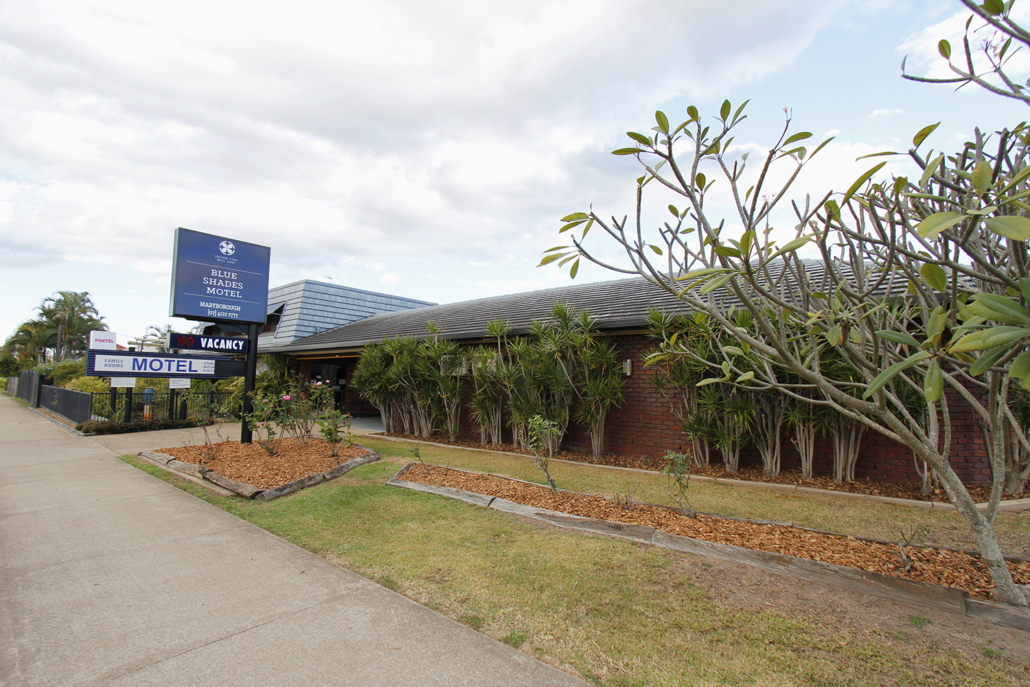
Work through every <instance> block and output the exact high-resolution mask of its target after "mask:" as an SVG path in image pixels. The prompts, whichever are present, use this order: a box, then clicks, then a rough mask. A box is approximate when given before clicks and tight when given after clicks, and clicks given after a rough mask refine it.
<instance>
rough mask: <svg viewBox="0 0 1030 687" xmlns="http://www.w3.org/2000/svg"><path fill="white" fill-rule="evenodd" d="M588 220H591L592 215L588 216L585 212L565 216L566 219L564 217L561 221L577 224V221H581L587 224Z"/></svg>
mask: <svg viewBox="0 0 1030 687" xmlns="http://www.w3.org/2000/svg"><path fill="white" fill-rule="evenodd" d="M588 219H590V215H588V214H587V213H585V212H574V213H572V214H571V215H565V216H564V217H562V218H561V221H562V222H575V221H577V220H581V221H583V222H585V221H587V220H588Z"/></svg>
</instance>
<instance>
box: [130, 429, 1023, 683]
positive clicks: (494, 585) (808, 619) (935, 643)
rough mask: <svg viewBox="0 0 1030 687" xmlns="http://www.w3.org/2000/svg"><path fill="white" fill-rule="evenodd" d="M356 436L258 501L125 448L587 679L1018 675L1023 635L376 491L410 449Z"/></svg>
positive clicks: (857, 527) (502, 466) (492, 457)
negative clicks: (308, 475)
mask: <svg viewBox="0 0 1030 687" xmlns="http://www.w3.org/2000/svg"><path fill="white" fill-rule="evenodd" d="M361 443H362V444H363V445H366V446H369V447H370V448H373V449H374V450H376V451H378V452H379V453H380V454H381V455H382V456H383V460H381V461H379V462H377V463H373V464H370V465H366V466H363V467H361V468H358V469H357V470H354V471H353V472H351V473H348V474H347V475H346V476H344V477H343V478H340V479H337V480H334V481H332V482H329V483H325V484H321V485H318V486H316V487H313V488H311V489H307V490H304V491H301V492H298V493H296V494H293V495H291V496H288V497H285V498H282V499H278V500H276V501H271V502H267V503H265V502H255V501H247V500H244V499H240V498H224V497H220V496H217V495H214V494H213V493H212V492H210V491H209V490H207V489H205V488H203V487H201V486H199V485H196V484H193V483H192V482H189V481H186V480H182V479H179V478H177V477H175V476H173V475H171V474H169V473H167V472H165V471H164V470H161V469H159V468H156V467H153V466H151V465H150V464H148V463H143V462H141V461H138V460H135V459H132V458H126V459H125V460H126V461H127V462H130V463H131V464H133V465H136V466H138V467H140V468H141V469H143V470H146V471H147V472H150V473H152V474H155V475H157V476H159V477H161V478H162V479H165V480H167V481H169V482H171V483H173V484H175V485H176V486H179V487H180V488H182V489H185V490H186V491H189V492H191V493H193V494H195V495H197V496H199V497H200V498H203V499H204V500H206V501H208V502H210V503H213V504H215V505H216V506H218V507H220V508H223V509H225V510H227V511H229V512H230V513H233V514H234V515H237V516H239V517H241V518H243V519H245V520H248V521H250V522H252V523H254V524H256V525H258V526H259V527H262V528H264V529H266V530H268V531H270V532H273V533H274V534H277V535H279V536H281V537H283V538H285V539H287V540H289V541H292V542H294V543H296V544H298V545H300V546H302V547H304V548H306V549H308V550H310V551H313V552H315V553H318V554H319V555H322V556H324V557H326V558H328V559H329V560H332V561H334V562H336V563H338V564H340V565H342V566H344V567H347V568H349V569H351V570H354V571H356V572H358V573H360V574H362V575H365V576H366V577H369V578H370V579H373V580H375V581H376V582H378V583H380V584H382V585H384V586H386V587H389V588H390V589H393V590H395V591H398V592H400V593H403V594H405V595H406V596H408V597H410V598H412V599H414V600H416V601H418V602H420V603H422V604H425V605H426V606H429V607H430V608H434V609H436V610H438V611H440V612H441V613H444V614H446V615H448V616H450V617H452V618H455V619H456V620H458V621H459V622H462V623H464V624H466V625H468V626H470V627H473V628H475V629H477V630H479V631H481V632H484V633H486V634H488V635H490V636H491V637H494V638H496V639H498V640H500V641H502V642H505V643H507V644H510V645H512V646H515V647H518V648H520V649H521V650H523V651H525V652H526V653H528V654H530V655H533V656H536V657H538V658H540V659H542V660H544V661H546V662H548V663H551V664H552V665H557V666H560V667H562V668H564V669H566V670H568V671H570V672H572V673H575V674H578V675H581V676H582V677H583V678H584V679H586V680H587V681H589V682H592V683H595V684H599V685H694V684H720V685H723V684H725V685H737V684H740V685H795V684H803V685H808V684H816V685H883V684H887V685H893V684H899V685H909V684H911V685H916V684H919V685H922V684H927V683H928V682H929V683H932V684H955V685H959V684H984V685H988V684H989V685H999V684H1028V683H1030V649H1028V648H1027V647H1028V646H1030V636H1028V635H1026V634H1025V633H1019V632H1016V631H1013V630H1006V629H1001V628H994V627H993V626H989V625H984V624H981V623H976V622H973V621H968V620H966V619H964V618H960V617H955V616H947V615H946V614H936V615H935V614H933V613H926V612H923V611H920V610H919V609H914V608H911V607H905V606H901V605H898V604H891V603H889V602H882V601H881V600H869V599H864V598H855V597H852V596H849V595H847V594H844V593H842V592H838V591H836V590H832V589H829V588H825V589H816V588H813V587H812V586H811V585H809V584H808V583H806V584H805V585H803V587H804V588H803V589H801V588H797V585H796V584H795V583H794V581H793V580H791V579H790V578H785V577H781V576H775V575H768V574H765V573H761V572H760V571H751V570H750V569H743V568H742V567H741V566H730V565H729V564H723V563H714V562H710V561H706V560H705V559H703V558H698V557H694V556H690V555H686V554H680V553H676V552H671V551H666V550H663V549H658V548H655V547H651V546H644V545H639V544H634V543H630V542H624V541H619V540H613V539H608V538H604V537H597V536H585V535H581V534H573V533H569V532H564V531H561V530H558V529H555V528H550V527H543V526H540V525H538V524H533V523H530V522H528V521H524V520H520V519H519V518H517V517H514V516H512V515H509V514H505V513H500V512H497V511H493V510H489V509H484V508H479V507H475V506H470V505H467V504H463V503H459V502H456V501H451V500H448V499H444V498H442V497H436V496H430V495H427V494H423V493H419V492H413V491H410V490H402V489H396V488H393V487H386V486H384V482H385V481H386V479H388V478H389V477H390V476H391V475H392V474H393V473H394V472H395V471H396V470H397V468H398V467H399V466H400V465H402V464H404V463H405V462H407V461H408V460H410V459H411V457H412V451H413V445H411V444H406V443H398V442H392V441H386V440H381V439H373V438H369V437H362V438H361ZM420 450H421V453H422V457H423V459H425V460H426V461H427V462H432V463H436V464H440V465H446V466H450V467H457V468H463V469H471V470H481V471H489V472H494V473H498V474H504V475H508V476H512V477H518V478H521V479H528V480H531V481H534V482H542V481H543V479H542V478H543V475H542V474H541V473H540V472H539V471H537V470H536V469H535V468H534V467H533V464H532V460H531V459H528V458H516V457H513V456H506V455H500V454H493V453H487V452H475V451H466V450H461V449H453V448H445V447H433V446H421V447H420ZM552 474H553V475H554V477H555V478H556V480H557V481H558V486H559V487H560V488H565V489H574V490H578V491H588V492H592V493H598V494H602V495H607V496H612V495H614V494H633V496H634V499H635V500H638V501H651V502H664V503H668V502H669V499H668V497H667V495H666V485H665V482H664V478H662V477H660V476H658V475H640V474H638V473H631V472H625V471H619V470H611V469H606V468H598V467H592V466H583V465H566V464H559V463H552ZM691 494H692V498H693V501H694V505H695V507H697V508H698V509H699V510H702V511H708V512H714V513H721V514H726V515H735V516H744V517H754V518H763V519H768V520H779V521H790V522H795V523H798V524H803V525H805V526H809V527H817V528H820V529H827V530H833V531H840V532H848V533H853V534H860V535H864V536H874V537H883V538H888V539H897V538H899V534H898V533H899V531H901V530H902V529H905V530H912V529H914V528H915V527H918V526H919V525H925V526H926V527H928V528H929V530H930V535H929V537H928V538H929V540H931V541H933V542H935V543H937V544H941V545H946V546H968V545H970V543H971V539H970V538H969V536H968V535H966V534H965V532H964V528H965V525H964V524H962V521H961V519H960V518H958V516H956V515H955V514H952V513H947V512H943V511H929V510H925V509H916V508H911V509H909V508H901V507H897V506H888V505H884V504H878V503H875V502H870V501H863V500H852V499H845V498H839V497H831V498H818V497H816V498H813V497H808V496H804V497H802V496H797V495H793V494H789V495H788V494H783V493H780V492H776V491H766V490H762V489H753V488H740V487H734V486H728V485H717V484H711V483H707V482H696V483H694V484H693V485H692V486H691ZM998 529H999V532H1000V534H1001V538H1002V540H1003V542H1004V544H1003V545H1004V546H1005V547H1006V549H1007V550H1009V551H1012V552H1019V553H1022V554H1023V555H1028V553H1030V552H1028V549H1027V547H1028V542H1030V517H1027V516H1013V515H1005V516H1000V518H999V522H998ZM428 641H431V639H429V640H428Z"/></svg>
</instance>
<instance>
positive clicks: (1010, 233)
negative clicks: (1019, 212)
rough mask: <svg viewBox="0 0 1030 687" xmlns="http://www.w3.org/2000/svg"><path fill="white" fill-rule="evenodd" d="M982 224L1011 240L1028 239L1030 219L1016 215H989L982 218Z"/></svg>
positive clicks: (1029, 238) (1029, 235) (1029, 237)
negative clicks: (984, 218)
mask: <svg viewBox="0 0 1030 687" xmlns="http://www.w3.org/2000/svg"><path fill="white" fill-rule="evenodd" d="M984 225H985V226H986V227H987V228H988V229H990V230H991V231H993V232H994V233H995V234H999V235H1001V236H1004V237H1006V238H1010V239H1012V240H1013V241H1027V240H1030V219H1027V218H1026V217H1019V216H1016V215H1003V216H1001V217H991V218H990V219H986V220H984Z"/></svg>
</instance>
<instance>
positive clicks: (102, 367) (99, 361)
mask: <svg viewBox="0 0 1030 687" xmlns="http://www.w3.org/2000/svg"><path fill="white" fill-rule="evenodd" d="M94 369H95V370H96V373H97V375H99V376H103V373H105V372H111V373H122V374H124V373H126V372H139V373H140V375H139V376H140V377H145V376H147V373H154V374H181V375H188V376H191V377H200V376H204V375H213V374H214V373H215V361H214V360H191V359H189V358H177V357H168V358H165V357H161V356H143V355H124V354H123V355H118V356H114V355H104V354H103V353H98V354H97V356H96V363H95V364H94Z"/></svg>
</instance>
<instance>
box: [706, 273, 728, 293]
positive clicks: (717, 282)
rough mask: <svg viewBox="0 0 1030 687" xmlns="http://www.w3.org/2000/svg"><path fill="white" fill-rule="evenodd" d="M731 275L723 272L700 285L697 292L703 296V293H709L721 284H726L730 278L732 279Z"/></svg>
mask: <svg viewBox="0 0 1030 687" xmlns="http://www.w3.org/2000/svg"><path fill="white" fill-rule="evenodd" d="M733 277H734V275H733V273H730V274H724V275H723V276H721V277H717V278H715V279H713V280H711V281H710V282H708V283H707V284H705V285H704V286H702V287H701V289H700V291H699V292H698V293H700V294H701V295H702V296H704V295H705V294H707V293H710V292H712V291H714V290H715V289H718V288H721V287H723V286H726V284H727V283H728V282H729V281H730V279H733Z"/></svg>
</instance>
